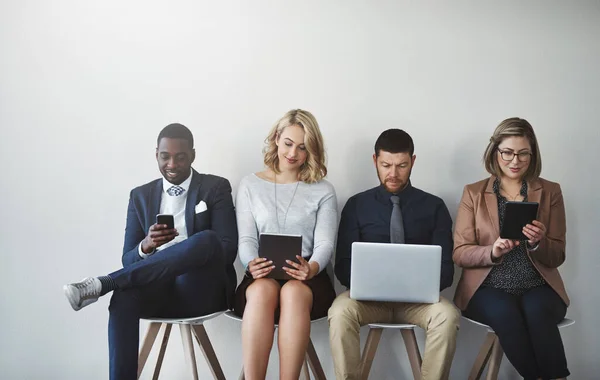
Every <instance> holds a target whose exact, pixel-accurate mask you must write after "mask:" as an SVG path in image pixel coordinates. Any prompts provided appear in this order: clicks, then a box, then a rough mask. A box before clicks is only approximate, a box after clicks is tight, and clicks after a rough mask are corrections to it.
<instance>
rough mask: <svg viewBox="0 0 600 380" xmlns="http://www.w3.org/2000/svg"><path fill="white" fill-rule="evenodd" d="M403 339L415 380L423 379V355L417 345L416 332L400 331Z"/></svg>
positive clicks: (410, 330) (409, 330) (411, 330)
mask: <svg viewBox="0 0 600 380" xmlns="http://www.w3.org/2000/svg"><path fill="white" fill-rule="evenodd" d="M400 333H401V334H402V339H404V345H405V346H406V353H407V354H408V360H409V361H410V367H411V368H412V373H413V376H414V378H415V380H419V379H420V378H421V364H422V363H423V361H422V359H421V353H420V352H419V345H418V344H417V337H416V336H415V330H413V329H402V330H400Z"/></svg>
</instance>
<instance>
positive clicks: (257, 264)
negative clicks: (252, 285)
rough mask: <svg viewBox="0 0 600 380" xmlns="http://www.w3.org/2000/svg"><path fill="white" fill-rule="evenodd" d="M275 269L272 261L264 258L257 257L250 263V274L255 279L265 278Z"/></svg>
mask: <svg viewBox="0 0 600 380" xmlns="http://www.w3.org/2000/svg"><path fill="white" fill-rule="evenodd" d="M273 268H275V265H273V262H272V261H267V259H266V258H264V257H257V258H256V259H252V260H250V262H249V263H248V272H249V273H250V275H251V276H252V278H253V279H255V280H256V279H259V278H263V277H265V276H266V275H268V274H269V273H271V271H272V270H273Z"/></svg>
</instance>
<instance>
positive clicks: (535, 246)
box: [527, 241, 540, 251]
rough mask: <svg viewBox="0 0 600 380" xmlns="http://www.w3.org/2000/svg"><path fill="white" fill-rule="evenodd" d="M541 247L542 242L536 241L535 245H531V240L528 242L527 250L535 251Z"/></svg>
mask: <svg viewBox="0 0 600 380" xmlns="http://www.w3.org/2000/svg"><path fill="white" fill-rule="evenodd" d="M539 247H540V242H539V241H538V242H537V243H535V244H534V245H530V244H529V242H527V250H529V251H535V250H537V249H538V248H539Z"/></svg>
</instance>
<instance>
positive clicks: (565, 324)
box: [462, 316, 575, 333]
mask: <svg viewBox="0 0 600 380" xmlns="http://www.w3.org/2000/svg"><path fill="white" fill-rule="evenodd" d="M462 319H464V320H466V321H469V322H471V323H473V324H475V325H478V326H481V327H484V328H486V329H487V331H488V332H491V333H493V332H494V330H493V329H492V328H491V327H490V326H488V325H486V324H485V323H481V322H477V321H475V320H473V319H471V318H467V317H465V316H463V317H462ZM574 324H575V321H574V320H572V319H569V318H565V319H563V320H562V321H560V322H559V323H558V328H559V329H560V328H563V327H568V326H571V325H574Z"/></svg>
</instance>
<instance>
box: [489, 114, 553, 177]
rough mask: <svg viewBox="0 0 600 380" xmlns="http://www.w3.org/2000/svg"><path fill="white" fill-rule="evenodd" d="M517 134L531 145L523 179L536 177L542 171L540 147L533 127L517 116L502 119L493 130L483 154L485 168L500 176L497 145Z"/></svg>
mask: <svg viewBox="0 0 600 380" xmlns="http://www.w3.org/2000/svg"><path fill="white" fill-rule="evenodd" d="M512 136H519V137H526V138H527V140H529V144H530V145H531V160H530V162H529V167H528V168H527V171H526V172H525V174H524V175H523V179H524V180H525V181H530V180H532V179H536V178H538V177H539V176H540V174H541V172H542V156H541V155H540V149H539V146H538V142H537V138H536V137H535V133H534V132H533V127H532V126H531V124H529V122H528V121H527V120H525V119H521V118H518V117H512V118H509V119H506V120H504V121H502V122H501V123H500V124H499V125H498V126H497V127H496V130H494V134H493V135H492V137H491V138H490V143H489V144H488V146H487V148H486V150H485V153H484V154H483V162H484V164H485V170H487V171H488V173H490V174H492V175H495V176H496V177H500V176H501V175H502V170H501V169H500V166H499V165H498V158H497V156H498V146H499V145H500V143H501V142H502V141H504V139H505V138H507V137H512Z"/></svg>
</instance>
